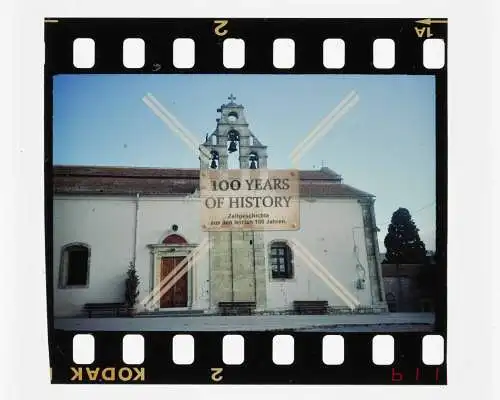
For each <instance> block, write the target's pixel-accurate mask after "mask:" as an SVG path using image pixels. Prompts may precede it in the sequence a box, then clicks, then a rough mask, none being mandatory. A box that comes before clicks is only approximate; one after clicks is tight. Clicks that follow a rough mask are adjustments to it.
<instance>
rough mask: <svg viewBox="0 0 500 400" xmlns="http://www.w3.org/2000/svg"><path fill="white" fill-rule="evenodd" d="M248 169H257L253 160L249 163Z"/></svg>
mask: <svg viewBox="0 0 500 400" xmlns="http://www.w3.org/2000/svg"><path fill="white" fill-rule="evenodd" d="M250 169H257V165H256V164H255V160H252V161H250Z"/></svg>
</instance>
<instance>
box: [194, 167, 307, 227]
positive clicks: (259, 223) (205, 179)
mask: <svg viewBox="0 0 500 400" xmlns="http://www.w3.org/2000/svg"><path fill="white" fill-rule="evenodd" d="M299 179H300V178H299V171H298V170H268V169H229V170H202V171H201V172H200V197H201V228H202V230H203V231H215V232H217V231H218V232H223V231H294V230H297V229H299V227H300V223H299V222H300V221H299V219H300V215H299Z"/></svg>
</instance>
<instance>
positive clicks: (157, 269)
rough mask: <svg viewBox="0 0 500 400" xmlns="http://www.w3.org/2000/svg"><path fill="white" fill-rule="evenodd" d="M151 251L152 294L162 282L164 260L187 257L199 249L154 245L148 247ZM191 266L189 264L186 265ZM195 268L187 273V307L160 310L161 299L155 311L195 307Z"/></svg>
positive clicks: (195, 245) (180, 245)
mask: <svg viewBox="0 0 500 400" xmlns="http://www.w3.org/2000/svg"><path fill="white" fill-rule="evenodd" d="M148 247H149V248H150V250H151V255H152V257H151V258H152V263H151V264H152V265H151V276H152V279H151V280H150V293H151V292H152V291H153V290H154V288H155V287H157V286H158V285H159V284H160V280H161V261H162V259H163V258H167V257H182V258H185V257H187V256H188V255H189V254H190V253H191V252H192V251H193V250H194V249H196V248H197V247H198V245H197V244H154V245H150V246H148ZM186 266H189V264H186ZM194 269H195V268H191V269H190V270H189V271H188V272H187V307H181V308H160V298H159V297H158V300H156V301H155V305H154V310H155V311H175V310H187V309H191V307H192V305H193V299H194V297H195V290H196V289H195V288H194V287H193V274H194V273H196V271H194Z"/></svg>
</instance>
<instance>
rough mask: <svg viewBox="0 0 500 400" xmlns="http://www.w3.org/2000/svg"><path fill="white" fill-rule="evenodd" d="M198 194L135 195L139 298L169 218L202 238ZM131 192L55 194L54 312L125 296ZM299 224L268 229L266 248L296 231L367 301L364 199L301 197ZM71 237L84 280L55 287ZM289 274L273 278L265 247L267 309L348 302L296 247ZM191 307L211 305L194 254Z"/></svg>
mask: <svg viewBox="0 0 500 400" xmlns="http://www.w3.org/2000/svg"><path fill="white" fill-rule="evenodd" d="M198 201H199V200H198V199H192V200H189V199H186V198H168V199H166V198H152V197H144V198H140V200H139V211H138V235H137V236H138V241H137V253H136V268H137V271H138V274H139V276H140V278H141V287H140V291H141V293H140V299H142V298H144V296H147V295H148V294H149V292H150V290H151V288H152V279H153V274H152V272H153V267H152V255H151V252H150V250H149V248H148V247H147V246H148V245H150V244H158V243H161V241H162V239H163V238H164V237H165V236H166V235H167V234H168V231H169V229H170V228H171V226H172V225H173V224H176V225H178V226H179V231H178V232H177V233H178V234H180V235H182V236H184V237H185V238H186V240H187V241H188V242H189V243H194V244H199V243H201V242H202V240H203V238H204V237H205V235H206V234H205V233H203V232H201V230H200V229H199V226H200V208H199V203H198ZM135 202H136V199H135V197H104V196H94V197H92V196H78V197H76V196H57V197H55V199H54V249H53V251H54V253H53V255H54V305H55V310H54V312H55V315H56V316H65V315H75V314H77V313H78V312H79V311H80V310H81V308H82V306H83V304H85V303H87V302H100V301H102V302H111V301H123V296H124V279H125V273H126V271H127V267H128V263H129V262H130V261H131V260H132V258H133V247H134V246H133V245H134V223H135V207H136V203H135ZM300 218H301V230H300V231H294V232H265V234H264V238H265V242H266V250H267V249H268V246H269V244H270V243H271V241H273V240H279V239H283V240H289V239H292V238H293V239H296V240H298V241H300V243H301V244H302V245H303V246H304V247H305V248H307V249H308V250H309V251H310V253H311V254H313V255H314V256H315V258H316V259H317V260H318V261H319V262H320V263H321V264H322V265H323V266H324V267H325V268H326V269H327V270H328V271H329V272H330V274H331V275H333V276H334V277H335V278H336V279H337V280H338V281H340V282H341V284H342V285H343V286H344V287H345V288H346V289H347V290H348V291H349V292H350V293H352V294H353V296H354V297H356V298H357V299H358V301H359V302H360V303H361V304H371V296H370V282H369V275H368V270H367V257H366V248H365V241H364V237H363V230H362V229H360V227H362V215H361V207H360V205H359V204H358V203H357V201H356V200H334V199H327V200H316V201H306V200H304V201H301V210H300ZM353 232H354V240H355V242H356V246H357V247H358V255H359V259H360V261H361V264H362V265H363V267H364V268H365V269H366V288H365V289H364V290H361V291H359V290H357V289H356V288H355V282H356V279H357V278H358V275H357V273H356V268H355V267H356V263H357V260H356V256H355V253H354V241H353ZM71 242H85V243H87V244H88V245H89V246H90V247H91V260H90V262H91V265H90V274H89V286H88V288H82V289H60V288H58V279H59V270H60V259H61V253H60V252H61V248H62V247H63V246H64V245H66V244H69V243H71ZM293 261H294V278H293V279H291V280H272V279H271V268H270V262H269V252H268V251H266V266H267V268H268V277H269V280H268V283H267V285H268V288H267V307H266V308H267V309H283V308H288V307H290V306H291V304H292V302H293V301H294V300H317V299H318V300H328V301H329V303H330V304H331V305H344V304H345V303H344V302H343V301H342V300H341V299H340V298H339V297H338V296H337V295H336V294H335V292H334V291H333V290H332V289H331V288H330V287H328V286H327V285H326V284H325V283H324V281H323V280H322V279H321V278H319V277H318V276H317V275H316V274H315V273H314V272H313V271H311V269H310V268H308V267H307V265H306V263H305V262H304V259H302V258H301V257H299V255H298V254H295V253H294V258H293ZM192 274H193V275H192V276H191V279H192V285H193V287H194V288H195V290H194V291H193V292H192V293H193V295H194V297H193V304H192V306H193V308H196V309H207V308H208V307H209V291H208V288H209V285H208V283H209V264H208V256H207V257H204V258H201V259H200V260H199V264H198V267H197V268H196V271H195V272H192Z"/></svg>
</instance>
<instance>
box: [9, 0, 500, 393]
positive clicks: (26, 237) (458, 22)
mask: <svg viewBox="0 0 500 400" xmlns="http://www.w3.org/2000/svg"><path fill="white" fill-rule="evenodd" d="M240 3H242V2H236V1H234V0H232V1H231V0H229V1H215V0H205V1H191V0H182V1H167V0H164V1H155V2H145V1H141V2H137V1H130V0H127V1H124V0H122V1H114V2H112V1H108V2H104V1H102V0H97V1H95V0H87V1H81V2H77V1H74V0H71V1H70V0H60V1H55V0H45V1H30V2H28V1H18V2H15V0H11V3H10V4H2V6H1V11H0V13H1V15H2V16H3V17H2V24H0V27H1V28H0V29H1V34H0V38H1V40H2V47H1V49H2V50H1V51H2V56H1V58H0V68H2V74H1V79H2V84H1V85H0V88H1V89H2V90H1V91H0V101H1V107H0V113H1V115H2V116H1V127H2V129H1V130H0V163H1V167H0V174H1V183H2V186H1V188H2V190H1V192H0V193H1V195H0V213H1V219H0V222H1V229H0V232H1V233H0V235H1V236H2V237H1V238H0V252H1V253H0V254H1V255H2V256H3V257H2V263H1V264H0V268H1V275H0V277H1V282H2V285H1V291H0V295H1V296H2V299H1V301H2V303H1V304H2V307H1V308H0V310H1V311H0V312H1V316H0V321H1V322H0V334H1V335H2V340H1V348H2V352H1V361H0V368H1V375H0V382H1V383H0V385H1V386H0V389H1V390H0V398H3V399H32V398H34V397H36V396H40V397H48V398H51V399H54V398H57V399H64V398H68V396H71V398H72V399H75V400H76V399H88V398H90V396H94V397H95V398H100V397H101V396H107V397H108V398H116V399H120V400H121V399H137V398H138V396H141V398H145V397H144V396H146V395H147V396H158V395H160V396H162V397H168V396H182V397H184V398H199V397H201V396H206V395H209V396H215V395H217V396H223V397H224V398H229V397H230V396H231V398H234V396H238V398H240V399H242V400H243V399H250V398H254V397H256V396H259V397H261V396H263V395H265V396H266V397H267V396H269V397H271V396H273V397H274V396H279V397H280V398H285V397H293V398H304V397H306V396H308V397H311V396H315V397H318V398H319V397H320V398H328V399H334V398H346V397H347V396H348V397H349V398H358V397H361V396H370V397H371V398H373V399H375V398H376V399H378V398H384V399H401V398H406V399H418V398H425V399H434V398H446V399H452V398H453V399H456V398H460V399H462V398H464V399H467V398H475V399H490V398H495V397H496V398H499V397H500V396H499V395H498V394H497V395H496V396H494V395H493V393H492V392H491V388H492V386H490V385H491V384H492V380H491V377H492V370H491V369H492V359H493V357H492V354H493V351H492V345H493V346H494V351H495V352H496V358H497V359H498V345H496V344H493V342H492V338H493V337H494V336H496V338H497V340H498V338H500V335H499V332H498V308H495V310H496V312H497V315H496V317H495V318H496V320H495V323H496V327H497V330H496V331H495V332H493V330H492V326H493V322H492V315H493V314H492V313H493V307H492V305H493V304H494V302H496V303H497V305H498V298H499V296H498V294H496V295H495V298H493V297H492V296H491V294H492V293H495V292H496V293H498V291H499V290H500V288H499V285H498V283H499V277H500V276H499V273H498V268H500V265H499V263H498V262H497V259H498V252H497V251H495V250H496V249H498V247H499V246H498V244H497V243H498V240H499V239H500V235H499V234H498V229H496V230H495V229H494V228H496V227H497V226H498V224H499V222H500V218H499V215H498V214H499V212H498V204H500V203H499V200H500V199H499V196H498V194H499V192H498V190H499V188H498V185H493V180H494V178H496V176H494V171H495V172H496V171H498V170H499V165H498V160H494V159H493V154H494V153H496V156H498V153H499V152H498V147H499V145H500V143H499V140H498V139H497V136H498V135H500V132H499V130H498V128H499V126H498V123H497V126H496V127H497V130H496V132H494V134H493V130H492V126H491V121H492V105H491V98H492V93H493V92H494V91H493V90H492V81H491V79H492V56H491V50H492V48H493V41H492V37H493V36H492V35H493V29H495V30H496V39H497V40H496V45H497V47H498V33H499V32H498V24H499V22H498V21H495V20H494V19H493V15H492V11H491V9H490V8H489V7H490V3H488V2H486V1H478V0H475V1H473V2H471V1H463V2H462V1H451V0H450V1H438V0H430V1H429V0H425V1H422V0H421V1H418V2H414V4H408V3H409V1H402V0H401V1H396V0H393V1H385V2H377V3H375V2H372V1H369V0H365V1H360V0H358V1H352V0H351V1H348V0H344V1H343V2H342V1H333V0H321V1H318V0H312V1H306V0H300V1H299V0H295V1H291V0H290V1H280V2H279V3H278V2H276V4H275V5H274V6H271V5H270V4H269V1H266V0H248V1H246V2H245V4H244V5H242V4H240ZM342 3H346V4H349V5H342ZM412 3H413V2H412ZM222 16H224V17H328V18H343V17H345V18H347V17H364V18H366V17H408V18H415V17H417V18H425V17H438V18H439V17H441V18H443V17H447V18H449V41H448V51H449V57H448V65H449V85H448V86H449V96H448V99H449V121H450V122H449V154H448V159H449V203H448V212H449V218H448V220H449V229H448V238H449V247H448V274H449V281H448V293H449V325H448V373H449V386H448V387H414V386H412V387H380V386H379V387H374V388H369V387H356V388H353V387H346V386H336V387H300V388H299V387H283V386H276V387H268V386H266V387H237V386H234V387H227V386H226V387H219V388H217V387H214V386H209V387H207V386H182V387H181V386H170V387H166V386H161V387H160V386H157V387H147V388H146V387H145V386H131V385H120V386H106V387H104V386H101V385H98V386H89V385H86V386H82V387H75V386H69V385H68V386H63V385H50V384H49V365H48V349H47V330H46V303H45V276H44V270H45V262H44V261H45V259H44V235H43V232H44V217H43V153H42V149H43V147H42V146H43V90H42V89H43V53H44V47H43V28H44V26H43V18H44V17H210V18H212V17H222ZM497 17H498V14H497ZM11 57H12V58H13V59H14V63H13V65H11V63H10V62H9V61H10V59H11ZM493 70H496V71H497V74H498V71H500V65H499V63H498V59H497V60H496V68H495V69H493ZM12 74H13V77H14V79H12ZM495 80H496V83H498V78H495ZM496 87H497V88H498V85H496ZM7 88H11V89H12V91H10V90H8V89H7ZM6 89H7V90H6ZM496 97H498V95H496ZM498 106H499V102H498V101H497V102H496V110H495V113H496V114H497V115H498V113H499V111H500V110H499V109H498ZM497 122H498V118H497ZM11 127H12V128H13V129H11ZM495 146H496V147H497V149H494V147H495ZM496 180H498V179H496ZM492 196H494V197H492ZM493 205H497V207H495V208H493V207H492V206H493ZM492 271H493V272H494V274H495V276H491V272H492ZM495 372H497V373H496V374H494V375H493V376H495V375H496V376H498V372H500V371H498V369H497V370H496V371H495ZM144 391H147V392H148V393H144ZM96 396H98V397H96Z"/></svg>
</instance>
